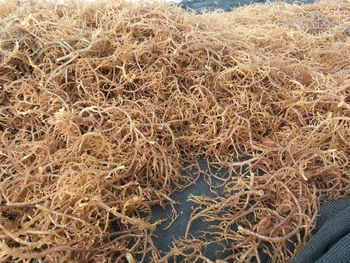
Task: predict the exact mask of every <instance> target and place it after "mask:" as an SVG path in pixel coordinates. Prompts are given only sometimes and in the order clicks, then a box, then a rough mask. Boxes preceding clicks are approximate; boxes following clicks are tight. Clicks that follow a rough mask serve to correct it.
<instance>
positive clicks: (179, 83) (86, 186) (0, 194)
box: [0, 1, 350, 263]
mask: <svg viewBox="0 0 350 263" xmlns="http://www.w3.org/2000/svg"><path fill="white" fill-rule="evenodd" d="M112 2H114V1H110V2H104V3H98V4H81V3H78V4H64V5H62V4H61V5H58V4H52V3H51V4H50V3H41V4H37V3H35V2H28V3H24V4H23V3H22V4H18V5H12V6H11V5H10V4H5V5H3V6H1V7H0V16H1V18H0V19H1V20H0V41H1V49H0V139H1V143H0V261H1V262H5V261H11V262H14V261H21V262H23V261H27V262H33V261H31V260H33V259H36V260H38V262H49V261H50V262H56V261H57V262H58V261H59V262H68V261H69V262H72V261H76V262H83V261H87V262H103V261H105V262H112V261H113V262H120V261H127V262H130V263H131V262H135V261H144V260H145V258H146V256H147V257H148V258H150V260H151V261H152V262H154V261H163V262H164V261H166V260H167V259H170V258H175V259H176V256H178V255H182V258H183V260H186V261H188V262H194V261H196V260H197V261H200V260H205V258H204V256H203V255H202V254H201V248H202V247H204V246H206V245H207V244H208V243H211V242H220V241H223V240H229V241H230V242H232V246H231V247H230V249H231V251H232V256H231V257H230V258H229V259H227V260H234V261H240V262H249V261H251V260H253V259H254V258H255V259H256V260H257V261H258V262H259V249H263V250H264V252H265V253H268V254H270V255H271V257H272V260H273V261H274V262H276V261H279V262H285V261H288V259H290V258H291V257H292V256H293V252H291V251H289V250H288V249H287V246H286V241H287V240H290V239H291V238H292V237H294V238H295V239H296V241H295V242H296V243H297V246H298V247H300V246H301V245H302V244H304V243H305V241H306V240H307V239H308V238H309V236H310V231H311V230H312V228H313V224H314V222H315V218H316V215H317V212H318V208H319V204H320V202H323V201H325V200H331V199H336V198H339V197H341V196H344V195H347V194H349V193H350V163H349V159H350V157H349V156H350V78H349V74H350V6H349V5H348V4H346V3H341V2H319V3H316V4H314V5H309V6H297V5H287V4H281V3H279V4H269V5H253V6H250V7H245V8H240V9H237V10H235V11H233V12H230V13H211V14H202V15H195V14H191V13H186V12H185V11H183V10H181V9H180V8H178V7H172V6H167V5H163V4H128V3H123V2H120V3H112ZM200 156H204V157H205V158H207V159H208V160H209V161H210V163H211V164H212V165H214V166H217V167H224V168H226V169H228V171H230V172H231V173H230V174H229V175H228V176H225V177H222V178H219V179H220V180H221V181H222V186H223V187H224V195H223V196H218V197H215V198H209V197H204V196H197V197H195V196H194V197H192V199H193V200H194V201H195V202H197V203H198V204H199V206H198V207H197V208H196V209H195V210H194V211H193V214H192V219H191V220H190V222H189V225H188V226H187V229H189V228H190V227H191V222H192V221H193V220H194V219H196V218H202V219H203V220H209V221H210V220H215V221H217V222H219V224H218V227H217V229H216V231H215V232H214V233H211V236H210V239H208V238H207V236H206V233H202V234H199V235H198V236H197V237H192V236H191V235H188V234H187V233H186V235H185V236H184V237H183V239H181V240H177V242H175V243H174V247H173V249H172V251H171V252H169V253H167V254H165V255H164V254H161V253H159V251H158V250H157V248H156V247H155V246H154V244H153V242H152V239H151V236H152V232H153V230H154V228H155V224H151V223H150V222H151V221H150V217H151V207H152V206H153V205H155V204H162V205H163V204H166V203H169V202H171V198H170V195H171V193H173V192H174V191H180V190H181V189H183V188H184V187H186V186H187V185H190V184H191V183H193V182H195V180H196V178H192V177H190V176H181V174H180V171H181V170H182V169H183V167H184V165H185V164H186V165H196V160H197V159H198V158H199V157H200ZM233 157H234V158H236V159H241V158H243V157H244V158H245V160H246V161H242V162H236V161H232V160H233ZM243 166H246V167H248V168H249V169H241V168H242V167H243ZM237 171H238V172H237ZM211 176H214V175H211V174H210V173H209V174H208V175H207V181H208V183H210V178H211ZM112 229H113V231H112ZM301 233H302V234H301Z"/></svg>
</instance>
